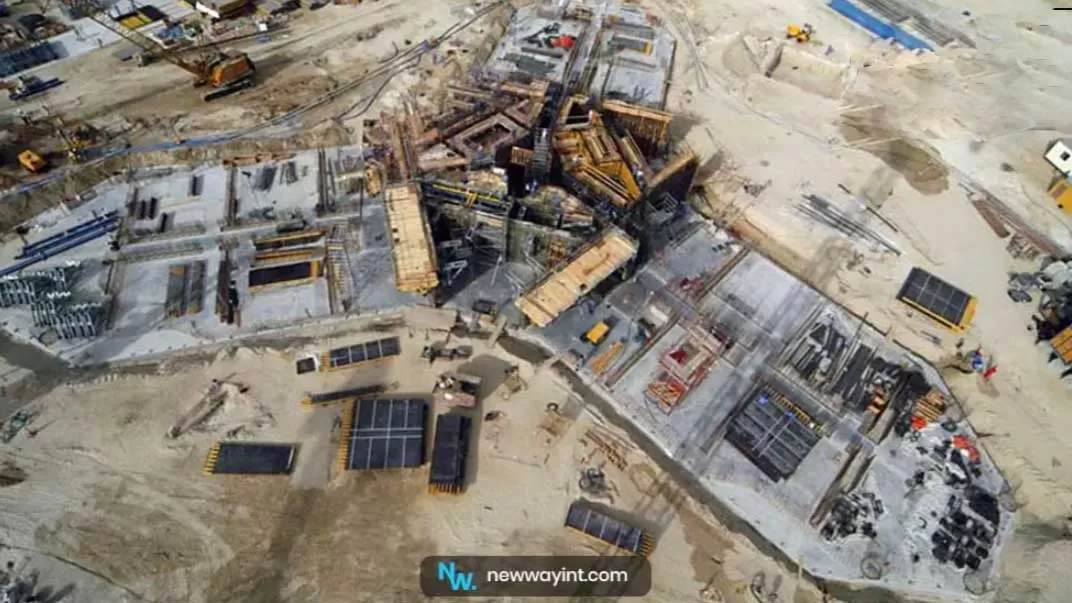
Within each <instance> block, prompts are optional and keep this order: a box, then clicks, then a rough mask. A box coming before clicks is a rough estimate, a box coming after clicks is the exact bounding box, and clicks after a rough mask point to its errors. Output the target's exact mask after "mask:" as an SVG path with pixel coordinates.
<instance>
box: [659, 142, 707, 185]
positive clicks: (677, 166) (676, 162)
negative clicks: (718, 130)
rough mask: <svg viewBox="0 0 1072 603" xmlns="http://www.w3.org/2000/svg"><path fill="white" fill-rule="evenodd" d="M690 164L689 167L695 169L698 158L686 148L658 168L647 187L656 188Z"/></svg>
mask: <svg viewBox="0 0 1072 603" xmlns="http://www.w3.org/2000/svg"><path fill="white" fill-rule="evenodd" d="M690 164H691V167H693V168H694V169H695V168H696V167H697V166H698V164H699V158H698V157H697V156H696V153H695V152H693V151H692V149H686V150H684V151H682V152H680V153H678V154H677V155H675V156H674V158H673V159H671V160H670V162H669V163H667V164H666V167H664V168H663V169H661V170H659V171H658V172H657V173H656V174H655V176H654V177H653V178H652V179H651V182H649V183H648V187H649V188H650V189H651V190H655V189H657V188H658V187H660V186H661V185H663V184H664V183H665V182H667V181H669V180H670V179H671V178H673V177H675V176H677V175H679V174H683V173H685V171H686V169H687V168H688V167H690Z"/></svg>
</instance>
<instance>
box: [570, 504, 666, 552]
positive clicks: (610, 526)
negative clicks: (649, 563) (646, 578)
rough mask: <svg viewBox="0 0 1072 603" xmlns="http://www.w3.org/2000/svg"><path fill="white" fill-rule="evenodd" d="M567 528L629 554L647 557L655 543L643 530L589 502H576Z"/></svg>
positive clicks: (571, 508)
mask: <svg viewBox="0 0 1072 603" xmlns="http://www.w3.org/2000/svg"><path fill="white" fill-rule="evenodd" d="M566 527H567V528H570V529H571V530H576V531H578V532H580V533H582V534H584V535H585V536H588V537H590V538H594V539H596V540H598V541H600V542H603V543H606V544H610V545H613V546H615V547H617V548H619V549H621V550H623V551H625V552H627V553H632V554H634V555H640V556H641V557H647V556H648V555H650V554H651V552H652V551H653V550H654V549H655V541H654V539H653V538H652V537H651V535H650V534H648V533H647V532H645V531H644V530H642V529H641V528H638V527H635V526H631V525H629V524H627V523H625V522H623V521H620V520H618V519H615V518H613V517H611V516H610V515H607V514H606V513H604V512H603V511H600V510H598V509H596V508H595V506H593V505H592V504H591V503H588V502H587V501H583V500H578V501H574V502H573V503H572V504H571V505H570V507H569V511H567V512H566Z"/></svg>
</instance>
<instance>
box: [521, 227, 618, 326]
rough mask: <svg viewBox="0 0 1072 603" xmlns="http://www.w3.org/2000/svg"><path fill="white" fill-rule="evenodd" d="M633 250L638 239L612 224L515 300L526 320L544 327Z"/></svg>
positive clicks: (608, 274)
mask: <svg viewBox="0 0 1072 603" xmlns="http://www.w3.org/2000/svg"><path fill="white" fill-rule="evenodd" d="M636 252H637V242H636V241H635V240H633V239H632V238H630V237H629V235H627V234H625V233H624V232H622V231H621V230H620V229H618V228H615V227H613V226H612V227H610V228H608V229H607V230H605V231H603V234H601V235H600V236H599V238H597V239H596V240H595V241H593V242H592V243H591V244H590V245H588V246H587V247H585V248H584V249H582V250H581V252H580V253H578V254H577V255H576V256H574V258H573V259H572V260H571V261H570V262H569V263H568V264H566V265H565V266H564V267H563V268H562V269H561V270H559V271H557V272H553V273H551V274H550V275H548V276H547V277H545V278H544V279H543V280H542V281H540V282H539V283H537V284H536V286H535V287H533V288H532V289H531V290H529V292H528V293H526V294H525V295H523V296H521V297H520V298H518V299H517V301H515V302H514V303H515V304H516V305H517V307H518V308H520V309H521V311H522V312H524V313H525V316H528V317H529V320H531V321H532V322H533V323H535V324H536V325H537V326H540V327H545V326H547V325H548V324H550V323H551V321H552V320H554V319H555V318H556V317H558V315H560V314H562V313H563V312H565V311H566V310H568V309H569V308H570V307H571V306H572V305H573V304H575V303H577V301H578V300H580V299H581V298H582V297H584V296H585V295H587V294H588V293H590V292H591V291H592V290H593V289H594V288H595V287H596V285H598V284H599V283H601V282H603V280H604V279H606V278H607V277H608V276H610V275H611V274H613V273H614V272H615V271H616V270H618V269H619V268H621V267H622V266H624V265H625V264H626V263H627V262H629V260H631V259H632V258H633V256H635V255H636Z"/></svg>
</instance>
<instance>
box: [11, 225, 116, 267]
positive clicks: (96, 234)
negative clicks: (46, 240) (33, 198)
mask: <svg viewBox="0 0 1072 603" xmlns="http://www.w3.org/2000/svg"><path fill="white" fill-rule="evenodd" d="M118 227H119V222H118V221H112V222H108V223H107V224H102V225H100V226H98V227H97V228H96V229H93V230H87V231H85V232H82V233H81V234H80V235H77V236H74V237H71V238H69V239H67V240H66V241H64V242H62V243H59V244H57V245H53V246H51V247H49V248H48V249H45V250H43V251H39V252H37V253H35V254H34V255H32V256H30V257H28V258H26V259H24V260H22V261H20V262H15V263H14V264H12V265H10V266H8V267H7V268H3V269H0V277H3V276H7V275H9V274H14V273H16V272H18V271H19V270H22V269H23V268H26V267H27V266H31V265H33V264H36V263H38V262H43V261H45V260H47V259H48V258H50V257H52V256H54V255H58V254H60V253H63V252H64V251H67V250H68V249H74V248H75V247H78V246H79V245H84V244H86V243H88V242H90V241H92V240H93V239H97V238H100V237H102V236H104V235H106V234H108V233H109V232H111V231H113V230H115V229H116V228H118Z"/></svg>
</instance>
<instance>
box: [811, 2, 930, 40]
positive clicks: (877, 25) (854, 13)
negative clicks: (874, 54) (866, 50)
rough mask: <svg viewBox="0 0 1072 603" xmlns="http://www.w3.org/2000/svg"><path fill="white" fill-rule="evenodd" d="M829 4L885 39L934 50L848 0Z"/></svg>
mask: <svg viewBox="0 0 1072 603" xmlns="http://www.w3.org/2000/svg"><path fill="white" fill-rule="evenodd" d="M827 6H829V7H830V8H832V9H834V10H835V11H836V12H837V13H838V14H840V15H841V16H843V17H845V18H847V19H849V20H850V21H853V22H854V23H856V24H857V25H859V26H860V27H863V28H864V29H866V30H867V31H870V32H871V33H873V34H875V35H876V36H878V37H880V38H882V39H883V40H894V41H895V42H897V43H898V44H900V45H901V46H904V47H905V48H907V49H908V50H918V49H921V48H922V49H923V50H934V48H932V47H931V45H930V44H928V43H926V42H924V41H923V40H920V39H919V38H917V37H916V36H913V35H912V34H910V33H908V32H907V31H905V30H903V29H901V28H900V27H898V26H896V25H894V24H892V23H886V22H885V21H883V20H881V19H879V18H878V17H875V16H874V15H872V14H870V13H867V12H864V11H863V10H861V9H860V8H858V7H857V6H856V5H854V4H853V3H852V2H849V1H848V0H830V4H828V5H827Z"/></svg>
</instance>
